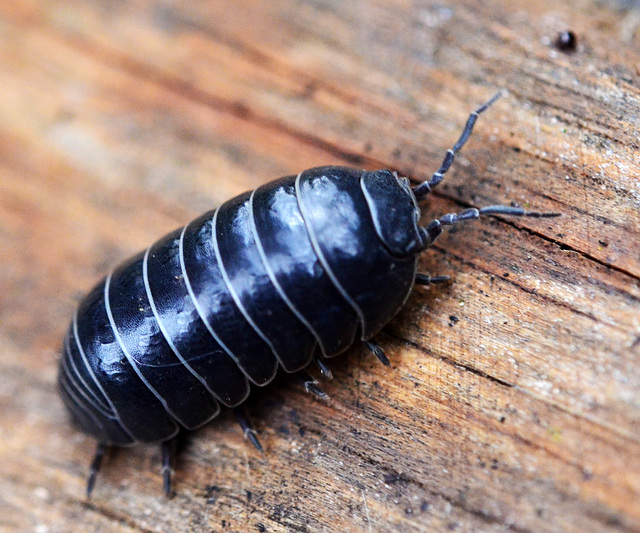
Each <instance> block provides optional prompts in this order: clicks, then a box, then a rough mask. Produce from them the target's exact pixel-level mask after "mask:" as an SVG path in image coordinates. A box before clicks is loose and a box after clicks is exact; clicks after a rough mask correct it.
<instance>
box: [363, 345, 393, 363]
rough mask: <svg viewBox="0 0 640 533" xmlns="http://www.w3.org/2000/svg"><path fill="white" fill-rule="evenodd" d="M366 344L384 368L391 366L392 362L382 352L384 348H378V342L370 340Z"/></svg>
mask: <svg viewBox="0 0 640 533" xmlns="http://www.w3.org/2000/svg"><path fill="white" fill-rule="evenodd" d="M364 343H365V344H366V346H367V348H369V350H371V352H372V353H373V355H375V356H376V357H377V358H378V360H379V361H380V362H381V363H382V364H383V365H384V366H391V361H389V358H388V357H387V355H386V354H385V353H384V352H383V351H382V348H380V346H378V343H377V342H376V341H374V340H373V339H371V340H368V341H364Z"/></svg>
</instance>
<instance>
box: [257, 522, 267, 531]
mask: <svg viewBox="0 0 640 533" xmlns="http://www.w3.org/2000/svg"><path fill="white" fill-rule="evenodd" d="M256 529H257V530H258V531H259V532H260V533H265V532H266V531H267V528H266V527H265V526H264V524H260V523H258V524H256Z"/></svg>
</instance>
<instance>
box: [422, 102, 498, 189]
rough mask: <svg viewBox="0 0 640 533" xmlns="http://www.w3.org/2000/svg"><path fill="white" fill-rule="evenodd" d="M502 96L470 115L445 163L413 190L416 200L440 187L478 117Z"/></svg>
mask: <svg viewBox="0 0 640 533" xmlns="http://www.w3.org/2000/svg"><path fill="white" fill-rule="evenodd" d="M500 96H502V93H498V94H496V95H495V96H494V97H493V98H491V100H489V101H488V102H487V103H486V104H483V105H481V106H480V107H479V108H478V109H476V110H475V111H474V112H473V113H471V114H470V115H469V118H468V119H467V124H466V125H465V127H464V130H462V134H461V135H460V138H459V139H458V142H456V144H454V145H453V148H450V149H449V150H447V155H446V156H445V157H444V161H442V164H441V165H440V168H439V169H438V170H436V171H435V172H434V173H433V176H431V179H430V180H429V181H423V182H422V183H421V184H420V185H418V186H416V187H414V188H413V193H414V194H415V195H416V198H417V199H418V200H419V199H421V198H424V197H425V196H427V195H428V194H429V193H430V192H431V189H432V188H433V187H435V186H436V185H438V183H440V182H441V181H442V179H443V178H444V175H445V174H446V173H447V170H449V168H450V167H451V164H452V163H453V160H454V158H455V157H456V154H457V153H458V152H459V151H460V149H461V148H462V147H463V146H464V145H465V143H466V142H467V140H468V139H469V137H470V136H471V132H472V131H473V126H474V125H475V123H476V120H478V115H480V113H482V112H483V111H485V110H486V109H487V108H488V107H489V106H490V105H491V104H493V102H495V101H496V100H497V99H498V98H500Z"/></svg>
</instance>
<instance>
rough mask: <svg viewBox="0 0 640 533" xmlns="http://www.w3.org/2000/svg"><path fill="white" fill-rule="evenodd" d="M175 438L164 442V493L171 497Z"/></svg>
mask: <svg viewBox="0 0 640 533" xmlns="http://www.w3.org/2000/svg"><path fill="white" fill-rule="evenodd" d="M174 443H175V439H171V440H165V441H164V442H163V443H162V486H163V487H164V495H165V496H166V497H167V498H171V473H172V471H173V470H172V468H171V463H172V462H173V461H172V459H173V445H174Z"/></svg>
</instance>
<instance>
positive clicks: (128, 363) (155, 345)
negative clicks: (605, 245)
mask: <svg viewBox="0 0 640 533" xmlns="http://www.w3.org/2000/svg"><path fill="white" fill-rule="evenodd" d="M496 98H497V96H496V97H494V98H493V99H492V100H490V101H489V102H488V103H486V104H485V105H483V106H482V107H480V108H479V109H478V110H476V111H475V112H474V113H472V114H471V116H470V117H469V120H468V121H467V125H466V127H465V129H464V131H463V133H462V135H461V137H460V139H459V140H458V142H457V143H456V144H455V145H454V147H453V148H452V149H451V150H449V151H448V152H447V155H446V157H445V159H444V161H443V163H442V165H441V167H440V168H439V169H438V171H437V172H435V173H434V174H433V176H432V177H431V179H430V180H428V181H425V182H423V183H422V184H420V185H418V186H416V187H415V188H413V189H412V188H411V187H410V185H409V180H408V179H407V178H402V177H398V175H397V174H396V173H395V172H390V171H389V170H377V171H374V172H368V171H363V170H357V169H353V168H346V167H336V166H327V167H318V168H313V169H310V170H305V171H304V172H302V173H300V174H299V175H298V176H288V177H285V178H281V179H279V180H276V181H273V182H271V183H267V184H266V185H263V186H261V187H258V188H257V189H256V190H255V191H253V192H248V193H245V194H241V195H240V196H237V197H236V198H233V199H231V200H229V201H228V202H226V203H225V204H223V205H222V206H220V207H219V208H218V209H216V210H215V211H211V212H209V213H206V214H204V215H202V216H201V217H199V218H197V219H196V220H194V221H193V222H191V223H190V224H187V226H185V227H184V228H182V229H179V230H176V231H174V232H172V233H170V234H169V235H167V236H166V237H164V238H162V239H160V240H159V241H158V242H156V243H155V244H153V245H152V246H151V247H150V248H149V249H148V250H146V251H145V252H143V253H140V254H138V255H136V256H134V257H133V258H131V259H130V260H128V261H126V262H125V263H123V264H122V265H120V266H119V267H117V268H116V269H115V270H114V271H113V272H112V273H111V274H109V275H108V276H107V277H106V278H105V279H104V280H103V281H101V282H100V283H99V284H98V285H97V286H96V287H95V288H94V289H93V290H92V291H91V292H90V293H89V294H88V295H87V296H86V297H85V298H84V300H83V301H82V302H81V303H80V306H79V308H78V311H77V313H76V315H75V317H74V319H73V322H72V324H71V327H70V329H69V332H68V334H67V337H66V339H65V344H64V349H63V355H62V358H61V363H60V372H59V388H60V392H61V394H62V398H63V400H64V402H65V404H66V406H67V407H68V409H69V411H70V412H71V414H72V417H73V419H74V421H75V422H76V424H77V425H78V426H79V427H80V428H81V429H82V430H83V431H84V432H86V433H88V434H90V435H91V436H93V437H95V438H96V439H97V440H98V442H99V446H98V450H97V452H96V457H95V459H94V462H93V464H92V468H91V474H90V477H89V483H88V486H87V494H90V493H91V490H92V487H93V484H94V481H95V476H96V473H97V471H98V469H99V466H100V462H101V459H102V456H103V454H104V452H105V449H106V447H107V446H127V445H131V444H134V443H136V442H161V443H163V471H164V482H165V491H166V492H167V494H169V493H170V477H169V472H170V455H171V453H170V448H169V442H170V441H171V439H172V438H173V437H174V436H175V435H176V434H177V433H178V431H179V430H180V429H181V428H186V429H195V428H197V427H199V426H201V425H203V424H205V423H207V422H208V421H210V420H211V419H212V418H214V417H215V416H216V415H217V414H218V413H219V412H220V409H221V406H227V407H235V406H238V405H239V404H241V403H242V402H243V401H244V400H245V399H246V398H247V396H248V395H249V389H250V384H254V385H258V386H263V385H266V384H267V383H269V382H270V381H271V380H272V379H273V378H274V376H275V375H276V372H277V370H278V367H282V368H283V369H284V370H285V371H286V372H290V373H296V375H298V376H299V377H300V379H301V381H302V382H303V383H304V385H305V387H306V388H307V390H309V391H310V392H314V393H315V394H317V395H318V396H321V397H322V396H323V395H324V393H322V391H320V389H319V388H318V387H317V383H316V382H315V381H314V380H313V379H312V378H311V377H310V376H309V375H308V374H306V372H304V369H305V367H307V366H308V365H309V364H310V363H311V362H312V361H314V360H315V362H316V363H317V364H318V366H319V367H320V369H321V371H322V372H323V374H325V375H329V376H330V371H329V370H328V368H327V367H326V365H325V363H324V362H323V359H324V358H329V357H333V356H336V355H338V354H340V353H342V352H344V351H345V350H346V349H347V348H349V347H350V346H351V345H353V344H354V343H355V342H356V341H358V340H360V341H364V342H365V343H366V344H367V346H368V347H369V348H370V349H371V350H372V351H373V353H374V354H375V355H376V356H377V357H378V358H379V359H380V360H381V361H382V362H384V363H385V364H389V361H388V359H387V358H386V356H385V355H384V353H383V351H382V350H381V349H380V347H379V346H378V345H377V344H376V343H375V342H374V341H373V337H374V335H376V333H378V332H379V331H380V330H381V329H382V328H383V327H384V326H385V325H386V324H387V323H388V322H389V321H390V320H391V319H392V318H393V317H394V315H395V314H396V313H397V312H398V311H399V310H400V309H401V308H402V306H403V305H404V303H405V302H406V300H407V298H408V296H409V294H410V292H411V289H412V287H413V285H414V283H419V284H433V283H440V282H444V281H446V280H447V279H448V278H447V277H446V276H437V277H430V276H427V275H424V274H417V273H416V266H417V261H418V257H419V254H420V253H421V252H423V251H424V250H426V249H427V248H429V246H431V244H432V243H433V242H434V241H435V239H436V238H437V237H438V236H439V235H440V234H441V233H442V229H443V226H446V225H451V224H455V223H457V222H459V221H463V220H471V219H477V218H478V217H479V216H480V215H490V214H502V215H516V216H553V215H552V214H548V213H547V214H541V213H527V212H525V211H524V210H522V209H519V208H515V207H503V206H491V207H485V208H483V209H480V210H478V209H467V210H465V211H463V212H462V213H460V214H454V213H451V214H448V215H445V216H444V217H442V218H440V219H436V220H433V221H432V222H431V223H429V224H428V225H427V226H425V227H422V226H420V224H419V220H420V214H421V213H420V208H419V206H418V201H419V200H421V199H422V198H424V197H425V196H427V195H428V194H429V192H430V191H431V189H432V187H434V186H435V185H437V184H438V183H439V182H440V181H441V180H442V178H443V177H444V174H445V173H446V171H447V170H448V169H449V167H450V166H451V164H452V162H453V159H454V156H455V154H456V152H457V151H458V150H459V149H460V148H462V146H463V145H464V143H465V142H466V140H467V139H468V137H469V135H470V134H471V131H472V128H473V125H474V123H475V121H476V118H477V116H478V115H479V114H480V113H481V112H482V111H484V110H485V109H486V108H487V107H488V106H489V105H490V104H491V103H492V102H493V101H494V100H495V99H496ZM237 414H238V418H239V421H240V423H241V425H242V427H243V429H244V431H245V435H247V436H248V437H249V438H250V439H251V440H252V442H253V443H254V445H256V446H257V447H258V448H260V444H259V442H258V440H257V437H256V435H255V432H254V431H253V429H252V428H251V425H250V423H249V421H248V420H247V419H246V418H245V417H244V415H242V412H241V411H237Z"/></svg>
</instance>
